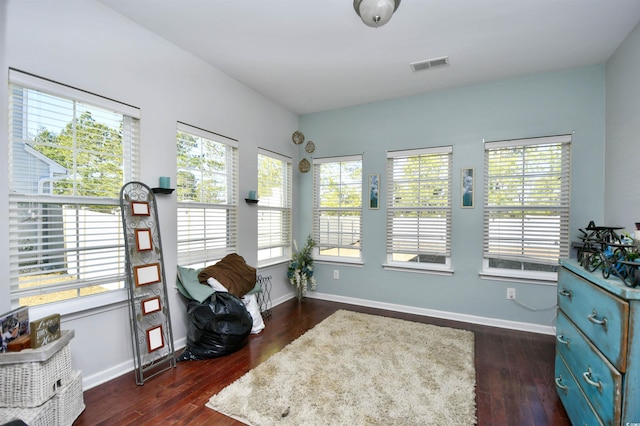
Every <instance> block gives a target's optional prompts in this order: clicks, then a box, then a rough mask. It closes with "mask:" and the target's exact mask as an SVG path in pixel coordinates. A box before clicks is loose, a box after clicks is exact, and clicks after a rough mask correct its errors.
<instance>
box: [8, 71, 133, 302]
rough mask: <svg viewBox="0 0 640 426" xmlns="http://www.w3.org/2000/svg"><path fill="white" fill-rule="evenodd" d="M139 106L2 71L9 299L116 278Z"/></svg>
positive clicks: (67, 291)
mask: <svg viewBox="0 0 640 426" xmlns="http://www.w3.org/2000/svg"><path fill="white" fill-rule="evenodd" d="M139 117H140V113H139V110H138V109H137V108H134V107H131V106H129V105H125V104H121V103H119V102H115V101H112V100H110V99H106V98H102V97H100V96H97V95H93V94H90V93H87V92H84V91H81V90H78V89H74V88H71V87H69V86H66V85H62V84H58V83H55V82H52V81H49V80H45V79H41V78H38V77H35V76H32V75H30V74H25V73H22V72H19V71H16V70H10V71H9V150H10V152H9V159H10V161H9V170H8V172H9V173H8V180H9V185H10V193H9V228H10V234H9V253H10V264H9V268H10V285H11V301H12V305H13V306H18V305H28V306H37V305H44V304H47V303H52V302H58V301H64V300H74V299H78V298H80V297H82V296H88V295H95V294H99V293H108V292H110V291H114V290H119V289H122V288H124V286H125V273H124V265H125V247H124V240H123V237H122V234H123V232H122V224H121V215H120V188H121V187H122V186H123V185H124V184H125V183H126V182H129V181H132V180H136V179H137V174H138V145H139V133H138V119H139Z"/></svg>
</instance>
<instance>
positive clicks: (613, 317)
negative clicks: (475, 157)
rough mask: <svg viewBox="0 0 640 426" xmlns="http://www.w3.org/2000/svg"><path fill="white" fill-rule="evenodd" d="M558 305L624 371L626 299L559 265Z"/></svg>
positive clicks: (619, 369) (626, 325)
mask: <svg viewBox="0 0 640 426" xmlns="http://www.w3.org/2000/svg"><path fill="white" fill-rule="evenodd" d="M558 306H559V307H560V309H561V310H562V311H563V312H564V313H565V314H566V315H567V317H569V318H570V319H571V321H573V323H574V324H575V325H576V326H577V327H578V328H579V329H580V330H581V331H582V332H583V333H584V334H585V335H586V336H587V337H588V338H589V340H591V342H593V344H594V345H595V346H596V347H597V348H598V349H599V350H600V351H601V352H602V353H603V354H604V355H605V356H606V357H607V358H608V359H609V361H611V363H612V364H613V365H614V366H615V367H616V369H618V371H620V372H625V371H626V354H627V333H628V328H629V303H628V302H626V301H625V300H622V299H620V298H618V297H616V296H614V295H612V294H611V293H609V292H607V291H605V290H603V289H601V288H599V287H597V286H595V285H593V284H591V283H589V282H588V281H585V280H584V279H582V278H581V277H579V276H577V275H576V274H574V273H573V272H571V271H568V270H567V269H565V268H560V272H559V277H558Z"/></svg>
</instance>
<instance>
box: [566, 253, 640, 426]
mask: <svg viewBox="0 0 640 426" xmlns="http://www.w3.org/2000/svg"><path fill="white" fill-rule="evenodd" d="M555 366H556V367H555V370H556V371H555V382H556V388H557V390H558V395H559V396H560V400H561V401H562V404H563V405H564V407H565V409H566V411H567V414H568V415H569V418H570V419H571V423H572V424H573V425H622V426H640V289H634V288H630V287H627V286H625V285H624V284H623V283H622V281H620V279H619V278H617V277H614V276H611V277H609V279H606V280H605V279H604V278H603V277H602V273H601V271H599V270H598V271H596V272H594V273H591V272H588V271H586V270H585V269H584V268H583V267H582V266H580V265H579V264H578V262H577V261H576V260H574V259H569V260H566V261H562V262H561V268H560V270H559V273H558V318H557V322H556V361H555Z"/></svg>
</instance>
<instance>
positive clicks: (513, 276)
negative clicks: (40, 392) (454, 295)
mask: <svg viewBox="0 0 640 426" xmlns="http://www.w3.org/2000/svg"><path fill="white" fill-rule="evenodd" d="M478 275H479V276H480V278H481V279H483V280H494V281H508V282H518V283H524V284H538V285H552V286H555V285H557V284H558V274H557V273H554V272H547V273H542V274H540V273H538V274H536V273H532V272H523V271H508V270H484V271H480V273H479V274H478Z"/></svg>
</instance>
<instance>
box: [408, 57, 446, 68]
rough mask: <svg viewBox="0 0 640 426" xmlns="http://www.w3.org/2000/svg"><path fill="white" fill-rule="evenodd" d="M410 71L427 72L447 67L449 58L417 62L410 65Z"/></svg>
mask: <svg viewBox="0 0 640 426" xmlns="http://www.w3.org/2000/svg"><path fill="white" fill-rule="evenodd" d="M410 65H411V69H412V70H413V71H414V72H416V71H422V70H428V69H429V68H433V67H440V66H443V65H449V57H448V56H443V57H442V58H435V59H428V60H426V61H418V62H413V63H411V64H410Z"/></svg>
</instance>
